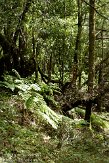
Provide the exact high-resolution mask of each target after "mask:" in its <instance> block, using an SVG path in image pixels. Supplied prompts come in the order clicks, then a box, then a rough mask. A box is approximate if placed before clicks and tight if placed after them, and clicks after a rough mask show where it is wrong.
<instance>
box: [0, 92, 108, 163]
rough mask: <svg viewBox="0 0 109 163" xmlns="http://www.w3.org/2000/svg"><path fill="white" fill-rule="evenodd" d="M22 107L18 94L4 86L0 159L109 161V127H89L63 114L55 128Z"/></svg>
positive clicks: (13, 162)
mask: <svg viewBox="0 0 109 163" xmlns="http://www.w3.org/2000/svg"><path fill="white" fill-rule="evenodd" d="M23 107H24V104H23V101H22V99H20V98H19V97H18V95H13V94H12V93H11V92H9V91H7V90H1V93H0V163H30V162H31V163H109V128H108V127H107V128H105V129H102V128H99V127H97V126H96V127H95V129H89V128H88V127H85V126H84V125H82V124H80V119H78V118H76V119H74V120H71V119H69V118H66V117H64V116H63V122H62V123H61V124H60V125H59V127H58V128H57V129H53V128H52V127H51V126H50V125H49V124H48V125H47V124H44V123H43V122H41V121H39V119H38V118H37V122H36V123H35V122H34V121H30V117H31V115H30V114H29V113H28V114H27V113H26V114H25V113H22V108H23ZM34 116H35V115H32V117H34ZM106 116H109V115H108V114H107V115H106ZM104 117H105V115H104ZM108 123H109V122H108Z"/></svg>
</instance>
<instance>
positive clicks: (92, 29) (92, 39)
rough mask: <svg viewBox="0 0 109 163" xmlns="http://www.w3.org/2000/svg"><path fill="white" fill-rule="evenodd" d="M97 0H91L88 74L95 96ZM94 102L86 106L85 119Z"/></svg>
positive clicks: (89, 87)
mask: <svg viewBox="0 0 109 163" xmlns="http://www.w3.org/2000/svg"><path fill="white" fill-rule="evenodd" d="M94 8H95V0H90V9H89V61H88V62H89V67H88V68H89V74H88V94H89V97H91V98H92V97H93V82H94V56H95V54H94V50H95V10H94ZM91 109H92V103H91V102H90V101H89V102H88V104H87V106H86V113H85V120H86V121H88V122H90V117H91Z"/></svg>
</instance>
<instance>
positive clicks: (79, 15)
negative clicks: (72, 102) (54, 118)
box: [72, 0, 82, 89]
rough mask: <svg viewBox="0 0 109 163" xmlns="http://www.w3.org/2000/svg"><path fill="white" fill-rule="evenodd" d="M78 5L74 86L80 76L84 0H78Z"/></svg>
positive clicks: (74, 86)
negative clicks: (79, 63)
mask: <svg viewBox="0 0 109 163" xmlns="http://www.w3.org/2000/svg"><path fill="white" fill-rule="evenodd" d="M77 5H78V31H77V36H76V43H75V52H74V65H73V77H72V87H73V88H74V89H75V88H76V80H77V76H78V58H79V57H80V51H81V32H82V0H77Z"/></svg>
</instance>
